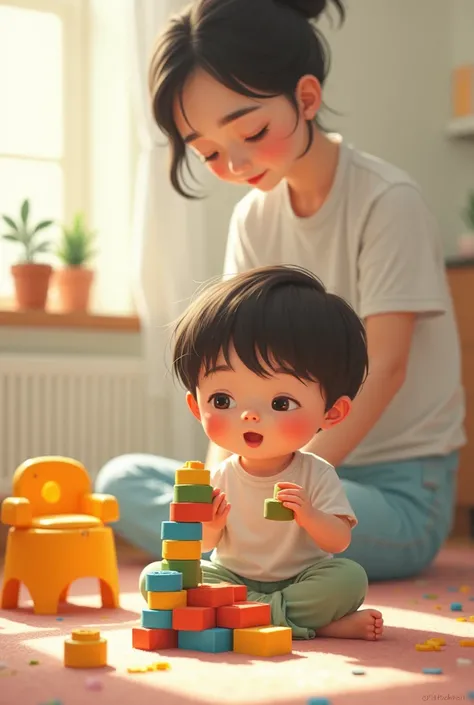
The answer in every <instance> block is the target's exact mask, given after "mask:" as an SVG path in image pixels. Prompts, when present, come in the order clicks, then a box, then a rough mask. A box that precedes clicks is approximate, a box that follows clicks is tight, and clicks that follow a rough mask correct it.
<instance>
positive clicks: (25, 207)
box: [20, 198, 30, 227]
mask: <svg viewBox="0 0 474 705" xmlns="http://www.w3.org/2000/svg"><path fill="white" fill-rule="evenodd" d="M20 213H21V220H22V223H23V225H24V226H25V227H26V224H27V223H28V216H29V214H30V202H29V200H28V199H27V198H25V200H24V201H23V203H22V205H21V211H20Z"/></svg>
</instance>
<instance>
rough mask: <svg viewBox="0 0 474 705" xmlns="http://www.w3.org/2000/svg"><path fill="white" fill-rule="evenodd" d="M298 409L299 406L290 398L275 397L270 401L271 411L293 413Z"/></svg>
mask: <svg viewBox="0 0 474 705" xmlns="http://www.w3.org/2000/svg"><path fill="white" fill-rule="evenodd" d="M299 408H300V404H298V402H297V401H295V400H294V399H290V397H275V399H274V400H273V401H272V409H273V411H294V410H295V409H299Z"/></svg>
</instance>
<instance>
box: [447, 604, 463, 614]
mask: <svg viewBox="0 0 474 705" xmlns="http://www.w3.org/2000/svg"><path fill="white" fill-rule="evenodd" d="M450 606H451V612H462V604H461V603H460V602H451V605H450Z"/></svg>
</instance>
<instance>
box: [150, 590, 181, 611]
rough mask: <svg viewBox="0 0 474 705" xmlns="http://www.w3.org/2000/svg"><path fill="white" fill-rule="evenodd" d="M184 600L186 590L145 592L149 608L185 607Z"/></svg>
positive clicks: (171, 608) (168, 608)
mask: <svg viewBox="0 0 474 705" xmlns="http://www.w3.org/2000/svg"><path fill="white" fill-rule="evenodd" d="M186 600H187V592H186V590H178V591H176V592H148V593H147V602H148V607H149V608H150V609H151V610H174V609H176V608H177V607H186V605H187V602H186Z"/></svg>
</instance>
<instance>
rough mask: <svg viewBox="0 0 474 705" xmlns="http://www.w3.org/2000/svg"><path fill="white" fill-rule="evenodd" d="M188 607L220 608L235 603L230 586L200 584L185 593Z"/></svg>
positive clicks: (233, 593)
mask: <svg viewBox="0 0 474 705" xmlns="http://www.w3.org/2000/svg"><path fill="white" fill-rule="evenodd" d="M187 600H188V606H189V607H221V606H222V605H232V604H233V603H234V602H235V592H234V588H233V587H232V585H222V584H220V583H215V584H202V585H198V587H196V588H191V589H190V590H188V591H187Z"/></svg>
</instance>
